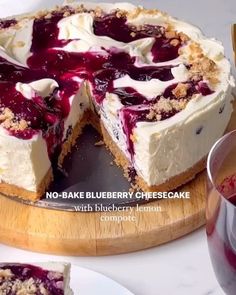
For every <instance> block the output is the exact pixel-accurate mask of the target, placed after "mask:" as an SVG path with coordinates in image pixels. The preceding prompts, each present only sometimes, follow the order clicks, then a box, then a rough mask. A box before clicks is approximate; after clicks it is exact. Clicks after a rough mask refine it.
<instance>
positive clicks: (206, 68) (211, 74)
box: [179, 42, 219, 86]
mask: <svg viewBox="0 0 236 295" xmlns="http://www.w3.org/2000/svg"><path fill="white" fill-rule="evenodd" d="M188 49H189V51H190V54H189V56H188V62H189V63H190V69H189V73H190V78H191V79H192V80H194V81H197V80H200V79H202V78H204V79H207V80H208V81H209V82H210V84H211V85H212V86H214V85H215V84H217V83H218V82H219V79H218V75H219V68H218V66H217V64H216V63H215V62H214V61H213V60H211V59H210V58H208V57H207V56H206V55H204V53H203V50H202V48H201V46H200V44H198V43H196V42H192V43H191V44H189V47H188ZM183 51H184V49H183V48H180V50H179V53H180V54H183V53H184V52H183Z"/></svg>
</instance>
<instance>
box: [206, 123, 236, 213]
mask: <svg viewBox="0 0 236 295" xmlns="http://www.w3.org/2000/svg"><path fill="white" fill-rule="evenodd" d="M234 134H236V129H234V130H232V131H229V132H227V133H226V134H224V135H223V136H222V137H221V138H219V139H218V140H217V141H216V142H215V143H214V145H213V146H212V147H211V149H210V152H209V154H208V156H207V167H206V168H207V178H208V179H207V181H208V180H209V181H210V182H211V185H212V187H213V189H214V190H215V191H217V192H218V193H219V195H220V197H221V198H222V199H224V201H225V202H227V203H228V204H230V205H231V206H233V207H234V208H236V204H235V205H234V204H232V203H231V202H230V201H229V200H228V199H227V198H226V197H225V196H224V195H223V194H222V192H220V191H219V189H218V187H217V186H216V184H215V181H214V180H213V176H212V169H211V161H212V158H213V155H212V154H213V153H214V152H215V149H216V147H217V146H219V145H221V144H222V143H223V142H225V140H226V139H227V138H229V137H232V135H234Z"/></svg>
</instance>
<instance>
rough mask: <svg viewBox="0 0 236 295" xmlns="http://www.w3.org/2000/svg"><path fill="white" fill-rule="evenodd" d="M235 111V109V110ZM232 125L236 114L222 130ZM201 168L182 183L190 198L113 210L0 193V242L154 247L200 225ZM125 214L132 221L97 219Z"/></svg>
mask: <svg viewBox="0 0 236 295" xmlns="http://www.w3.org/2000/svg"><path fill="white" fill-rule="evenodd" d="M235 109H236V108H235ZM233 129H236V112H235V113H234V114H233V116H232V120H231V122H230V125H229V129H228V130H233ZM205 180H206V172H203V173H201V174H199V175H198V177H196V179H195V180H193V181H191V182H190V183H188V184H187V185H185V186H184V187H183V188H182V189H181V190H182V191H189V192H190V194H191V198H190V199H185V200H183V199H175V200H170V199H165V200H160V201H156V202H151V203H148V204H146V205H142V206H141V207H140V208H146V207H158V206H160V207H161V210H162V211H161V212H140V211H137V210H135V208H134V209H133V210H132V212H131V214H130V213H128V212H123V213H121V212H119V213H104V212H103V213H101V212H96V213H79V212H66V211H56V210H49V209H43V208H39V207H33V206H29V205H24V204H22V203H19V202H16V201H13V200H11V199H9V198H6V197H4V196H0V241H1V242H2V243H4V244H7V245H11V246H14V247H19V248H22V249H27V250H32V251H37V252H43V253H53V254H59V255H84V256H86V255H90V256H92V255H94V256H96V255H109V254H118V253H125V252H131V251H137V250H141V249H145V248H149V247H153V246H157V245H160V244H163V243H166V242H169V241H172V240H174V239H177V238H179V237H181V236H183V235H186V234H188V233H190V232H192V231H194V230H196V229H197V228H199V227H201V226H203V225H204V223H205V202H206V193H205ZM105 215H107V216H111V215H113V216H117V215H119V216H122V217H126V218H127V219H128V217H129V215H130V216H131V217H132V218H134V219H135V221H121V222H119V223H118V222H115V221H101V217H103V216H105Z"/></svg>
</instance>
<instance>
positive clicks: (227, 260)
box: [206, 130, 236, 295]
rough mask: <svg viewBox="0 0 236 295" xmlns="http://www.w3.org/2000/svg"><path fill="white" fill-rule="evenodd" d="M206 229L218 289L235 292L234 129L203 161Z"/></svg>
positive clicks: (235, 168) (235, 165)
mask: <svg viewBox="0 0 236 295" xmlns="http://www.w3.org/2000/svg"><path fill="white" fill-rule="evenodd" d="M207 177H208V179H207V206H206V222H207V225H206V232H207V239H208V247H209V252H210V256H211V261H212V264H213V268H214V271H215V274H216V277H217V279H218V282H219V283H220V285H221V287H222V289H223V290H224V291H225V293H226V294H228V295H235V294H236V130H235V131H232V132H230V133H228V134H226V135H225V136H223V137H222V138H221V139H220V140H219V141H217V142H216V144H215V145H214V146H213V147H212V149H211V151H210V153H209V156H208V161H207Z"/></svg>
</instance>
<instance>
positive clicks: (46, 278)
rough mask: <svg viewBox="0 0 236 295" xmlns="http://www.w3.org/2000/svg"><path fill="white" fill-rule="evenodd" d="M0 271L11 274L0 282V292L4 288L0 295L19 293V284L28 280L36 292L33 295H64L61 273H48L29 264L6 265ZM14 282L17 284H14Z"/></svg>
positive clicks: (0, 267)
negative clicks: (6, 271)
mask: <svg viewBox="0 0 236 295" xmlns="http://www.w3.org/2000/svg"><path fill="white" fill-rule="evenodd" d="M0 270H2V271H4V270H8V272H9V270H10V273H11V275H10V276H8V277H5V278H4V280H0V290H2V288H4V286H6V288H5V289H3V290H2V291H3V293H1V294H5V295H16V294H18V293H17V292H18V291H19V293H20V288H21V284H24V282H26V281H28V280H29V279H31V280H30V282H31V283H32V288H34V289H35V290H36V291H35V293H34V294H35V295H43V294H45V292H46V293H47V294H50V295H63V294H64V290H63V289H64V279H63V274H62V273H58V272H54V271H48V270H45V269H42V268H40V267H38V266H34V265H29V264H6V265H2V266H0ZM14 282H17V283H16V284H14ZM43 289H46V291H43ZM23 293H24V292H23ZM24 294H25V293H24Z"/></svg>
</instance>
